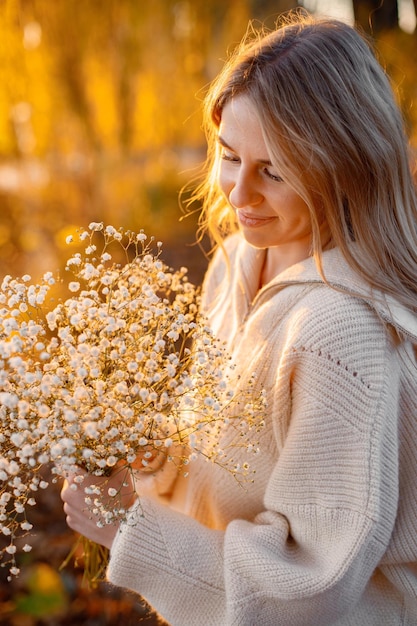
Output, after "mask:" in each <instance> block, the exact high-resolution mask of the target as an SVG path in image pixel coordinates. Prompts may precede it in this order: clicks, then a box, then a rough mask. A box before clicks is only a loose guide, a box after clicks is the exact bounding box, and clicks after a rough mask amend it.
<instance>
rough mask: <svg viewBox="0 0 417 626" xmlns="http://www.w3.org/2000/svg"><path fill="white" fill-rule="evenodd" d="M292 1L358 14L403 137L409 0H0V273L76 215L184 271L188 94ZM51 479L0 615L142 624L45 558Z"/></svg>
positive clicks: (188, 241)
mask: <svg viewBox="0 0 417 626" xmlns="http://www.w3.org/2000/svg"><path fill="white" fill-rule="evenodd" d="M299 5H302V6H304V7H305V8H307V9H308V10H309V11H311V12H316V13H320V14H327V15H333V16H336V17H339V18H341V19H344V20H346V21H348V22H349V23H351V24H353V23H354V22H355V23H356V24H357V25H359V26H360V27H361V28H362V29H363V30H364V31H365V32H366V33H368V34H369V35H370V36H371V37H372V38H373V39H374V42H375V45H376V48H377V50H378V53H379V56H380V60H381V62H382V64H383V65H384V66H385V67H386V69H387V71H388V73H389V74H390V76H391V77H392V80H393V84H394V87H395V90H396V92H397V95H398V100H399V103H400V105H401V107H402V110H403V112H404V117H405V120H406V123H407V128H408V131H409V135H410V141H411V145H412V146H413V147H414V148H415V147H416V141H417V111H416V103H417V93H416V92H417V64H416V58H417V31H416V7H417V0H414V2H413V0H401V1H400V0H399V1H398V2H396V1H395V0H389V1H388V0H363V1H361V0H354V1H353V2H352V1H351V0H334V1H331V0H304V2H303V3H297V2H296V1H291V0H275V1H272V0H227V1H225V0H194V1H192V0H179V1H175V0H152V2H150V1H147V0H83V1H82V2H81V1H80V0H0V72H1V80H0V207H1V210H0V275H1V276H3V275H5V274H8V273H9V274H11V275H12V276H20V275H22V274H24V273H30V274H31V275H32V276H33V278H34V279H37V278H38V277H40V276H41V275H42V274H43V273H44V272H45V271H46V270H51V271H54V270H55V269H58V268H60V267H62V266H63V264H64V263H65V260H66V258H67V256H68V250H67V249H66V243H65V240H66V237H67V235H68V234H69V233H73V232H74V231H75V229H76V228H77V227H86V226H87V225H88V224H89V223H90V222H91V221H104V222H105V223H106V224H111V225H113V226H115V227H119V226H123V227H124V228H129V229H133V230H135V231H138V230H140V229H144V230H145V232H146V233H147V234H148V235H153V236H155V238H156V239H158V240H161V241H163V244H164V246H163V249H164V255H163V258H164V259H165V260H166V261H167V262H168V263H169V264H171V265H173V266H174V267H179V266H180V265H186V266H187V267H188V268H189V271H190V277H191V278H192V279H193V280H194V281H195V282H199V281H200V280H201V278H202V275H203V273H204V270H205V268H206V264H207V259H206V257H205V255H204V253H203V251H202V250H201V249H200V248H199V247H198V246H196V245H195V230H196V223H197V217H198V209H199V207H193V209H194V212H193V213H192V214H191V215H190V216H188V217H184V214H183V212H182V210H181V208H180V204H179V201H178V194H179V191H180V189H181V188H182V187H183V185H185V184H186V183H188V182H189V181H190V180H192V179H193V178H194V177H195V176H196V175H197V174H198V172H199V168H200V167H201V164H202V163H203V161H204V158H205V143H204V136H203V133H202V131H201V112H200V111H201V101H202V99H203V97H204V93H205V89H206V87H207V85H208V83H209V82H210V81H211V80H212V79H213V78H214V76H215V75H216V74H217V72H218V71H219V70H220V68H221V67H222V64H223V61H224V59H225V58H226V57H227V53H228V51H231V50H232V49H233V47H234V46H235V45H236V44H237V43H238V42H239V40H240V39H241V37H242V36H243V34H244V32H245V31H246V28H247V25H248V21H249V20H251V19H253V20H255V21H256V22H258V23H265V24H266V25H267V26H269V27H273V25H274V23H275V21H276V19H277V17H278V16H279V14H280V13H282V12H285V11H288V10H290V9H292V8H295V7H296V6H299ZM58 491H59V488H58V486H57V490H56V493H54V492H53V490H52V491H51V492H48V494H46V495H45V496H44V498H43V503H42V507H36V508H37V509H38V510H37V511H36V512H35V513H34V515H35V516H36V520H35V523H36V528H37V529H41V530H40V531H39V532H38V534H37V538H36V540H35V548H34V550H33V552H32V553H30V555H27V556H26V563H25V567H24V573H22V574H21V576H20V578H19V579H17V580H15V581H14V582H13V583H7V582H6V573H5V572H4V570H0V623H1V624H5V625H10V626H37V625H45V626H48V625H49V626H52V625H58V624H60V625H71V626H72V625H75V624H85V625H88V626H101V625H103V626H104V625H113V624H122V623H123V624H124V626H129V624H137V623H143V624H149V625H150V624H155V623H156V621H155V619H156V618H155V616H153V615H152V614H150V613H148V611H147V609H146V607H144V606H143V604H142V603H141V602H140V600H139V599H137V598H134V597H133V596H131V595H129V594H126V593H123V592H120V591H117V590H112V589H110V588H109V587H107V586H106V585H101V586H99V587H98V588H97V589H96V590H94V591H91V590H88V589H86V588H85V587H83V585H82V583H81V578H82V571H80V570H74V569H73V568H71V567H69V568H66V570H64V571H63V572H59V571H58V567H59V564H60V563H61V562H62V560H63V559H64V558H65V556H66V554H67V553H68V551H69V549H70V548H71V546H72V543H73V541H74V537H73V536H72V535H71V533H69V531H67V529H66V527H65V523H64V519H63V514H62V511H61V507H60V502H59V498H58Z"/></svg>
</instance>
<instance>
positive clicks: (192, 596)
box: [108, 236, 417, 626]
mask: <svg viewBox="0 0 417 626" xmlns="http://www.w3.org/2000/svg"><path fill="white" fill-rule="evenodd" d="M227 246H228V250H229V255H230V260H231V266H230V273H228V270H227V267H226V264H225V262H224V259H223V257H222V255H221V253H219V254H217V256H216V257H215V259H214V261H213V263H212V265H211V267H210V269H209V272H208V275H207V278H206V282H205V305H206V308H207V310H208V312H209V315H210V319H211V323H212V326H213V328H214V330H215V332H216V333H217V334H218V335H219V336H221V337H223V338H224V339H226V340H227V342H228V344H229V347H230V350H231V351H233V358H234V360H235V362H236V363H238V364H239V367H240V369H241V371H242V372H243V373H245V372H246V375H249V374H251V373H252V372H253V371H255V372H256V373H257V376H258V377H259V380H260V382H261V384H262V385H263V386H264V387H265V388H266V389H267V393H268V417H267V420H266V426H265V428H264V429H263V431H262V435H261V441H260V447H261V453H260V454H259V455H258V456H256V457H254V459H252V460H251V463H252V467H253V468H254V469H256V477H255V481H254V483H253V484H250V485H248V486H246V487H245V488H244V489H243V488H241V487H239V486H238V485H237V484H236V482H235V480H234V479H233V478H232V477H231V476H230V475H229V474H228V473H227V472H226V471H225V470H223V469H221V468H218V467H216V466H214V465H213V464H210V463H207V462H204V461H195V462H193V463H192V464H191V465H190V466H189V468H190V474H189V476H188V477H187V478H178V477H177V478H176V479H174V480H173V476H172V464H171V468H170V467H169V465H170V464H167V466H166V467H164V468H163V469H162V470H161V471H160V472H158V473H157V474H155V475H154V476H147V477H146V478H145V477H144V479H143V484H142V486H140V488H141V487H142V490H143V494H145V495H143V496H142V498H141V506H142V511H143V517H141V518H139V520H138V521H137V523H136V524H135V525H133V526H127V525H124V526H123V527H122V529H121V531H120V532H119V533H118V535H117V537H116V539H115V542H114V545H113V548H112V551H111V561H110V566H109V570H108V578H109V580H110V581H112V582H113V583H114V584H116V585H120V586H123V587H128V588H130V589H132V590H135V591H136V592H138V593H140V594H141V595H142V596H144V597H145V598H146V599H147V600H148V601H149V602H150V603H151V604H152V605H153V606H154V607H155V608H156V609H157V610H158V611H160V613H161V614H162V615H163V616H164V617H165V618H166V619H167V620H168V621H169V622H170V624H172V626H232V625H233V626H279V625H282V626H314V625H316V626H327V625H330V624H332V625H335V626H348V625H349V626H400V625H401V626H412V625H413V626H416V625H417V366H416V357H415V352H414V350H413V346H412V343H413V342H414V343H417V320H416V317H415V316H413V315H411V314H410V313H409V312H408V311H407V310H405V309H403V308H402V307H401V306H399V305H398V304H396V303H395V302H393V301H390V302H389V303H387V302H380V303H379V304H378V305H377V306H376V309H377V310H376V309H375V307H374V305H371V304H369V289H368V288H367V286H366V285H364V284H363V283H362V282H361V280H360V279H359V278H358V277H357V276H355V275H354V274H353V273H352V271H351V270H350V269H349V268H348V266H347V265H346V263H345V262H344V261H343V259H342V258H341V255H340V254H339V253H338V251H337V250H332V251H329V252H326V253H325V255H324V268H325V273H326V276H327V279H328V280H329V282H330V283H331V284H333V285H336V286H337V288H338V289H337V290H336V289H333V288H331V287H329V286H327V285H325V284H324V283H323V282H322V280H321V279H320V277H319V275H318V273H317V271H316V269H315V266H314V263H313V261H312V260H311V259H309V260H307V261H306V262H303V263H300V264H298V265H296V266H294V267H292V268H290V269H288V270H287V271H285V272H284V273H282V274H281V275H279V276H278V277H277V278H276V279H274V281H273V282H271V283H270V284H269V285H267V286H266V287H264V289H263V290H262V291H260V292H259V293H258V294H256V293H255V285H257V284H258V280H259V275H260V269H261V266H262V262H263V252H262V251H257V250H255V249H253V248H251V247H250V246H248V245H247V244H246V243H245V242H244V241H243V240H242V239H241V238H240V236H234V237H232V238H231V239H230V240H229V241H228V242H227ZM353 293H354V294H355V295H353ZM358 296H360V297H358ZM386 321H388V322H389V323H390V324H391V325H392V326H394V327H396V328H397V329H399V331H400V334H401V336H402V337H403V340H402V342H401V343H400V344H399V345H398V342H396V341H395V339H394V335H395V333H393V332H391V331H390V330H389V327H388V326H387V325H386ZM410 339H411V340H412V341H410ZM241 384H242V385H244V384H245V380H244V377H243V379H242V381H241ZM245 459H246V457H245ZM158 494H159V495H158Z"/></svg>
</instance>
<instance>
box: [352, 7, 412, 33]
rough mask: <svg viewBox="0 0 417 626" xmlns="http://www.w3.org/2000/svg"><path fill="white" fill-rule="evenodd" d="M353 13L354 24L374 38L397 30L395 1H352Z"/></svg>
mask: <svg viewBox="0 0 417 626" xmlns="http://www.w3.org/2000/svg"><path fill="white" fill-rule="evenodd" d="M414 2H417V0H414ZM353 11H354V15H355V21H356V23H357V24H360V26H361V27H362V28H363V30H364V31H365V32H367V33H370V34H372V35H374V36H377V35H378V34H379V33H381V32H382V31H384V30H390V29H392V28H398V3H397V0H353Z"/></svg>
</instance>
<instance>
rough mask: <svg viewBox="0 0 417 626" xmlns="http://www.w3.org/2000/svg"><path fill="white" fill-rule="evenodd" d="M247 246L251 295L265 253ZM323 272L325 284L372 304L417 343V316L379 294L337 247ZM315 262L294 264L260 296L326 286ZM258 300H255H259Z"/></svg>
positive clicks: (245, 269)
mask: <svg viewBox="0 0 417 626" xmlns="http://www.w3.org/2000/svg"><path fill="white" fill-rule="evenodd" d="M243 243H244V251H243V250H242V252H243V254H242V256H241V262H242V263H241V271H242V275H241V277H242V281H243V283H244V285H245V290H246V293H247V294H248V295H249V296H251V295H252V294H251V291H253V290H254V289H255V287H254V277H255V276H258V277H259V272H260V271H261V268H262V264H263V258H264V255H265V251H262V250H257V249H255V248H253V247H252V246H250V245H249V244H247V243H246V242H243ZM322 263H323V271H324V276H325V278H326V282H327V283H328V284H329V285H330V286H331V287H334V288H336V289H338V290H341V291H343V292H345V293H348V294H351V295H353V296H355V297H358V298H361V299H362V300H364V301H365V302H367V303H368V304H369V306H371V307H372V308H373V309H374V310H375V311H376V312H377V313H378V315H379V316H380V317H381V318H382V319H383V320H385V321H386V322H388V323H389V324H391V325H392V326H394V327H395V328H396V329H398V330H399V331H400V332H401V333H403V334H405V335H407V336H408V337H410V338H411V339H412V340H413V342H414V341H415V342H417V315H415V314H414V313H413V312H412V311H410V310H409V309H407V308H406V307H405V306H404V305H402V304H401V303H399V302H398V301H397V300H396V299H395V298H393V297H392V296H389V295H386V294H383V293H382V292H380V291H376V290H372V288H371V287H370V285H369V284H368V283H367V282H366V281H365V280H364V279H363V278H362V277H361V276H360V275H359V274H357V273H356V272H355V271H354V270H353V268H351V267H350V265H349V264H348V263H347V261H346V260H345V258H344V257H343V255H342V253H341V251H340V250H339V249H338V248H333V249H332V250H327V251H325V252H323V261H322ZM324 282H325V281H324V280H323V278H322V276H321V275H320V273H319V271H318V269H317V267H316V264H315V261H314V259H313V258H312V257H310V258H308V259H305V260H304V261H302V262H300V263H297V264H295V265H292V266H291V267H289V268H288V269H286V270H285V271H284V272H282V273H281V274H279V275H278V276H276V277H275V278H274V279H273V280H272V281H271V282H270V283H268V285H265V287H263V289H261V291H260V292H259V293H258V296H257V298H258V297H261V296H262V294H263V293H264V292H265V293H266V291H269V290H270V289H271V288H274V289H282V288H283V287H285V286H286V285H295V284H304V285H307V284H311V285H314V284H324ZM257 298H256V299H257Z"/></svg>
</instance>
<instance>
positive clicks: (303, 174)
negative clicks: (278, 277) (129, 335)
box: [194, 14, 417, 311]
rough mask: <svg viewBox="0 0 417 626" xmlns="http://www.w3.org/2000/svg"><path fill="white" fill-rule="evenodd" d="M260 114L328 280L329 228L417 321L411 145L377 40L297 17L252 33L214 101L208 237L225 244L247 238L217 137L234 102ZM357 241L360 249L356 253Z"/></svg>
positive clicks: (205, 188)
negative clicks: (225, 183) (324, 234)
mask: <svg viewBox="0 0 417 626" xmlns="http://www.w3.org/2000/svg"><path fill="white" fill-rule="evenodd" d="M240 95H244V96H245V97H247V98H249V99H250V101H251V103H252V105H253V106H254V107H255V109H256V111H257V114H258V116H259V120H260V123H261V127H262V131H263V133H264V138H265V142H266V145H267V148H268V151H269V155H270V158H271V159H272V161H273V163H274V165H276V166H277V167H278V169H279V172H280V175H281V176H282V178H283V179H284V180H285V181H286V182H287V183H288V184H289V185H291V187H292V188H293V189H294V190H295V191H296V192H297V193H298V194H299V195H300V196H301V197H302V198H303V199H304V201H305V202H306V203H307V205H308V207H309V210H310V214H311V224H312V255H313V256H314V258H315V260H316V263H317V265H318V267H319V270H320V271H321V272H322V264H321V253H322V248H321V242H320V233H319V226H320V223H322V222H323V219H324V220H325V221H326V222H327V224H328V226H329V229H330V233H331V245H332V246H337V247H339V248H340V250H341V251H342V254H343V255H344V257H345V258H346V260H347V261H348V263H349V264H350V265H351V266H352V267H353V268H354V269H355V270H356V271H357V272H359V273H360V274H361V275H362V276H363V277H364V278H365V279H366V280H367V281H368V283H369V284H370V285H371V287H372V288H376V289H378V290H382V291H383V292H384V293H388V294H391V295H393V296H394V297H396V298H397V299H398V300H399V301H400V302H402V303H403V304H405V306H407V307H408V308H410V309H411V310H415V311H417V199H416V191H415V185H414V181H413V176H412V172H411V167H410V155H409V147H408V141H407V138H406V133H405V130H404V122H403V119H402V115H401V112H400V110H399V107H398V105H397V103H396V101H395V97H394V93H393V90H392V88H391V85H390V81H389V79H388V77H387V75H386V73H385V72H384V70H383V69H382V67H381V65H380V64H379V62H378V61H377V59H376V57H375V54H374V52H373V51H372V49H371V47H370V45H369V44H368V42H367V41H366V40H365V39H364V37H362V35H360V34H359V33H358V32H357V31H356V30H355V29H354V28H352V27H350V26H348V25H347V24H345V23H343V22H340V21H338V20H333V19H320V18H314V17H311V16H306V15H305V14H293V15H292V16H290V17H289V18H287V20H286V22H285V23H284V24H283V25H282V26H281V27H279V28H278V29H277V30H274V31H272V32H268V33H265V32H264V31H263V32H256V31H255V30H254V29H251V30H250V31H248V33H247V35H246V36H245V39H244V40H243V42H242V43H241V45H240V46H239V47H238V48H237V49H236V50H235V52H234V53H233V54H232V56H231V57H230V59H229V60H228V62H226V64H225V66H224V69H223V71H222V72H221V73H220V75H219V76H218V77H217V79H215V81H214V82H213V83H212V85H211V86H210V89H209V91H208V93H207V96H206V98H205V104H204V127H205V131H206V135H207V142H208V158H207V169H206V176H205V179H204V182H203V183H202V184H201V185H200V186H199V188H198V189H197V191H196V194H195V196H194V199H196V198H198V199H199V200H200V201H201V202H202V204H203V211H202V215H201V227H202V228H203V229H205V230H207V231H208V232H209V234H210V236H211V238H212V240H213V241H214V242H215V244H220V245H221V243H222V241H223V239H224V238H225V237H226V236H227V235H228V234H230V233H233V232H234V231H236V230H237V228H238V226H237V224H236V220H235V216H234V213H233V211H232V210H231V208H230V206H229V205H228V203H227V201H226V198H225V197H224V196H223V194H222V192H221V190H220V188H219V184H218V168H219V162H220V158H219V153H218V152H219V150H218V142H217V135H218V128H219V126H220V122H221V117H222V111H223V108H224V106H225V105H226V103H228V102H229V101H230V100H231V99H232V98H234V97H237V96H240ZM353 242H354V245H352V244H353Z"/></svg>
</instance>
